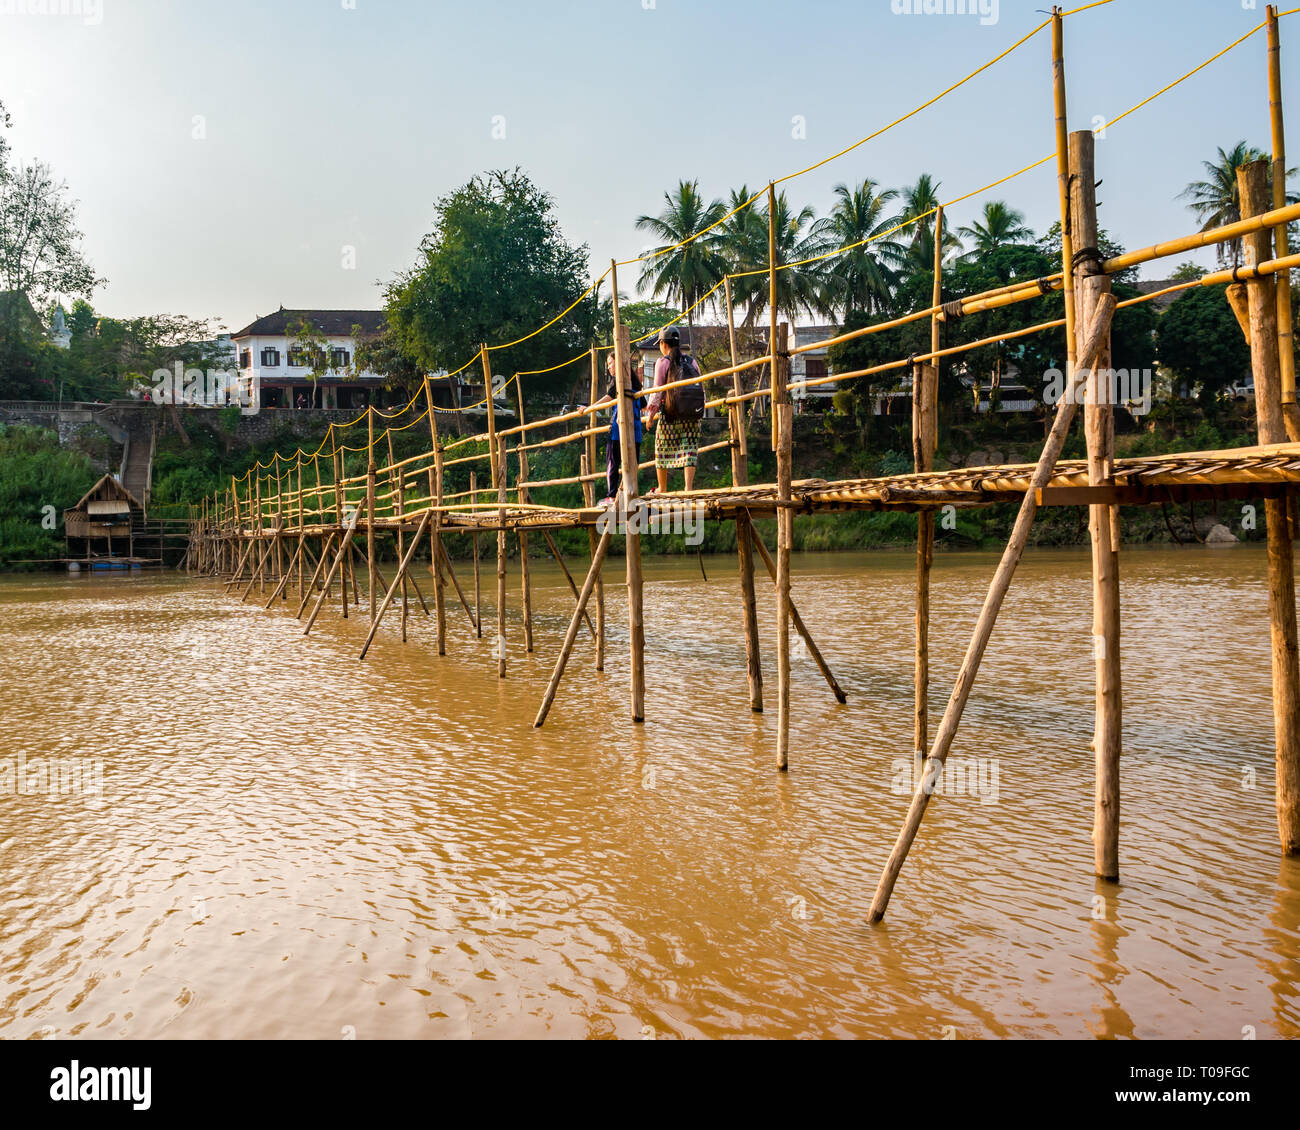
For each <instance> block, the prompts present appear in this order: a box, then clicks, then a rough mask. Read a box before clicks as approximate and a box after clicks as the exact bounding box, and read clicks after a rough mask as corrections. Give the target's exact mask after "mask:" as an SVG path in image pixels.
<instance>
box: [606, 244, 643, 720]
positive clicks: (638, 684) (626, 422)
mask: <svg viewBox="0 0 1300 1130" xmlns="http://www.w3.org/2000/svg"><path fill="white" fill-rule="evenodd" d="M610 278H611V283H610V286H611V289H612V290H613V294H614V372H615V374H616V377H615V380H616V382H617V385H618V389H619V397H618V408H617V411H618V442H619V445H620V452H619V454H620V456H621V458H622V472H623V492H622V513H623V516H624V517H625V523H624V524H625V530H626V544H627V624H628V651H629V658H630V670H629V673H628V681H629V684H630V690H631V699H632V721H633V722H644V721H645V621H644V604H643V601H644V590H643V582H642V576H641V523H640V522H639V521H634V520H632V519H633V516H634V515H638V514H639V512H640V508H641V507H642V506H643V505H644V503H643V502H642V501H641V498H640V490H639V488H638V486H637V456H636V421H635V419H634V417H633V413H634V412H638V411H640V406H639V405H638V404H637V403H636V401H635V399H634V398H633V396H632V363H631V357H630V354H631V344H632V342H631V338H630V336H629V334H628V328H627V326H625V325H624V324H623V319H622V314H621V312H620V310H619V302H618V265H617V263H614V262H613V261H611V263H610ZM615 506H616V507H617V506H618V503H617V502H616V503H615Z"/></svg>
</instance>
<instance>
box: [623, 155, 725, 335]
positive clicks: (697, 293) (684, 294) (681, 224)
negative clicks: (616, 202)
mask: <svg viewBox="0 0 1300 1130" xmlns="http://www.w3.org/2000/svg"><path fill="white" fill-rule="evenodd" d="M664 204H665V207H664V210H663V211H662V212H661V213H660V214H659V215H658V216H641V217H639V218H638V219H637V222H636V226H637V227H638V228H639V229H640V230H641V231H648V232H653V233H654V235H655V236H657V237H658V238H659V239H661V240H662V241H663V245H662V246H661V247H659V248H657V249H656V252H660V253H656V254H654V255H652V256H651V257H650V258H648V259H646V261H645V265H644V266H643V267H642V269H641V280H640V285H641V286H642V287H643V288H648V289H649V290H650V292H651V294H653V296H654V297H655V298H659V297H664V298H667V299H668V301H670V302H675V303H677V304H678V305H679V306H681V308H682V311H683V313H685V314H686V324H687V325H688V326H689V327H690V328H691V330H692V331H693V330H694V328H695V314H694V311H693V310H692V309H691V307H693V306H694V305H695V303H696V302H698V301H699V300H700V299H701V298H702V297H703V296H704V295H705V294H706V293H707V292H708V291H709V289H710V288H711V287H712V286H713V285H714V284H715V283H717V282H718V280H719V279H721V278H722V276H723V273H724V271H725V270H726V267H725V265H724V263H723V260H722V257H721V255H719V253H718V244H719V236H718V234H717V232H716V230H715V231H711V232H709V233H708V234H707V235H703V236H701V237H700V238H699V239H696V240H692V241H691V242H690V243H688V244H686V246H684V247H677V246H676V245H677V244H679V243H681V242H682V241H683V240H686V239H689V238H690V237H691V236H693V235H695V233H696V232H699V231H703V230H704V229H705V228H708V227H711V226H712V225H713V224H716V223H717V222H718V221H719V220H720V219H722V217H723V216H725V215H726V209H725V208H724V207H723V204H722V201H721V200H712V201H709V202H708V203H707V204H706V203H705V201H704V197H702V196H701V195H700V182H699V181H682V182H680V183H679V184H678V186H677V189H676V191H674V192H665V193H664ZM668 248H672V250H668Z"/></svg>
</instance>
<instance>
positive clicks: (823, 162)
mask: <svg viewBox="0 0 1300 1130" xmlns="http://www.w3.org/2000/svg"><path fill="white" fill-rule="evenodd" d="M1051 22H1052V21H1051V20H1050V19H1046V20H1044V21H1043V22H1042V23H1041V24H1039V25H1038V26H1037V27H1036V28H1034V30H1033V31H1031V32H1030V33H1029V34H1028V35H1026V36H1023V37H1022V38H1020V39H1017V40H1016V41H1015V43H1013V44H1012V45H1011V46H1010V47H1008V48H1007V49H1006V50H1005V51H1003V52H1002V54H1000V55H997V56H995V57H994V58H992V59H990V60H989V61H988V62H987V63H985V64H984V65H983V66H982V67H980V68H979V69H978V70H974V71H971V73H970V74H968V75H967V76H966V77H965V78H963V79H960V80H958V81H957V82H955V83H953V84H952V86H950V87H948V89H947V90H944V91H941V92H940V93H938V94H936V95H935V96H934V97H933V98H931V99H930V100H929V101H928V102H922V103H921V105H919V106H918V107H917V108H916V109H915V110H912V111H910V112H909V113H906V114H904V115H903V116H902V117H901V118H895V119H894V120H893V121H892V122H890V123H889V125H887V126H882V127H881V128H880V129H878V130H876V132H875V133H870V134H868V135H867V136H866V137H864V138H863V139H862V140H861V141H855V142H854V143H853V144H852V145H850V146H849V147H848V148H847V149H841V150H840V151H839V152H838V153H835V154H833V155H832V156H830V157H827V158H825V159H824V160H821V161H818V162H817V164H815V165H809V166H808V167H807V168H806V169H800V170H799V171H798V172H797V173H790V174H789V175H788V176H784V177H782V178H781V179H780V180H778V181H774V182H773V183H774V184H784V183H785V182H786V181H788V180H794V179H795V177H801V176H803V175H804V174H805V173H811V172H813V171H814V170H815V169H820V168H821V167H822V166H823V165H829V164H830V163H831V162H832V161H835V160H837V159H838V158H840V157H843V156H844V155H845V154H846V153H852V152H853V150H855V149H857V148H858V147H859V146H861V145H865V144H866V143H867V142H868V141H873V140H874V139H875V138H877V137H879V136H880V135H881V134H882V133H885V132H887V131H888V130H891V129H893V128H894V127H895V126H897V125H901V124H902V123H903V122H905V121H907V119H908V118H913V117H915V116H916V115H917V114H919V113H920V112H921V111H922V110H924V109H926V108H928V107H930V106H933V105H934V104H935V103H936V102H938V101H939V99H941V98H944V97H946V96H947V95H949V94H951V93H952V92H953V91H954V90H956V89H957V88H958V87H960V86H964V85H965V84H966V83H968V82H970V80H971V79H973V78H974V77H975V76H976V75H981V74H983V73H984V72H985V71H987V70H988V69H989V68H990V67H991V66H993V65H994V64H995V63H999V62H1001V61H1002V60H1003V59H1005V58H1006V57H1007V56H1008V55H1010V54H1011V52H1012V51H1014V50H1015V49H1016V48H1017V47H1019V46H1021V45H1022V44H1024V43H1028V42H1029V40H1031V39H1033V38H1034V36H1036V35H1037V34H1038V33H1039V32H1040V31H1042V30H1043V28H1045V27H1047V25H1048V24H1050V23H1051Z"/></svg>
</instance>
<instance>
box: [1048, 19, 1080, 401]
mask: <svg viewBox="0 0 1300 1130" xmlns="http://www.w3.org/2000/svg"><path fill="white" fill-rule="evenodd" d="M1052 95H1053V102H1054V104H1055V108H1056V180H1057V189H1058V194H1059V196H1060V217H1061V273H1062V282H1061V289H1062V290H1063V291H1064V293H1065V350H1066V358H1067V363H1066V381H1067V383H1068V381H1069V371H1070V367H1071V366H1072V365H1073V364H1074V361H1075V357H1076V355H1077V353H1078V345H1077V343H1076V341H1075V336H1074V335H1075V328H1074V326H1075V320H1076V318H1075V308H1074V235H1073V233H1072V232H1071V231H1070V151H1069V125H1068V121H1069V118H1068V114H1067V112H1066V102H1065V46H1064V31H1063V28H1062V12H1061V9H1060V8H1059V7H1054V8H1053V9H1052Z"/></svg>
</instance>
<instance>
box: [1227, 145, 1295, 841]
mask: <svg viewBox="0 0 1300 1130" xmlns="http://www.w3.org/2000/svg"><path fill="white" fill-rule="evenodd" d="M1266 183H1267V173H1266V164H1265V162H1263V161H1252V162H1251V163H1250V164H1247V165H1242V166H1241V167H1240V168H1238V169H1237V195H1238V198H1239V199H1240V202H1241V214H1242V216H1243V217H1249V216H1255V215H1258V214H1259V213H1261V212H1262V211H1264V209H1265V208H1267V207H1268V205H1267V203H1266V199H1267V191H1266ZM1243 242H1244V250H1245V260H1246V265H1247V266H1248V267H1250V266H1254V265H1255V264H1256V263H1261V262H1263V261H1264V260H1266V259H1268V258H1269V254H1270V246H1271V243H1272V233H1271V232H1270V231H1268V230H1267V229H1265V230H1263V231H1259V232H1256V233H1255V234H1253V235H1250V236H1247V237H1246V239H1245V240H1244V241H1243ZM1276 289H1277V288H1276V283H1275V282H1274V280H1273V279H1253V280H1251V281H1250V282H1248V283H1246V295H1247V299H1248V301H1249V306H1250V366H1251V372H1252V373H1253V374H1254V377H1255V411H1256V415H1257V418H1258V427H1259V442H1260V443H1261V444H1273V443H1283V442H1285V441H1286V438H1287V437H1286V426H1285V423H1284V419H1283V415H1282V381H1281V364H1280V361H1279V359H1278V352H1277V350H1278V335H1277V294H1276ZM1264 514H1265V521H1266V525H1267V527H1268V612H1269V629H1270V636H1271V642H1272V666H1273V730H1274V739H1275V742H1276V767H1277V772H1276V803H1277V829H1278V839H1279V840H1280V842H1281V845H1282V851H1283V853H1284V854H1286V855H1300V651H1298V650H1297V641H1296V606H1295V561H1294V557H1293V552H1294V551H1293V546H1292V541H1291V530H1290V524H1289V521H1288V514H1287V502H1286V500H1285V499H1268V500H1267V501H1265V503H1264Z"/></svg>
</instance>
